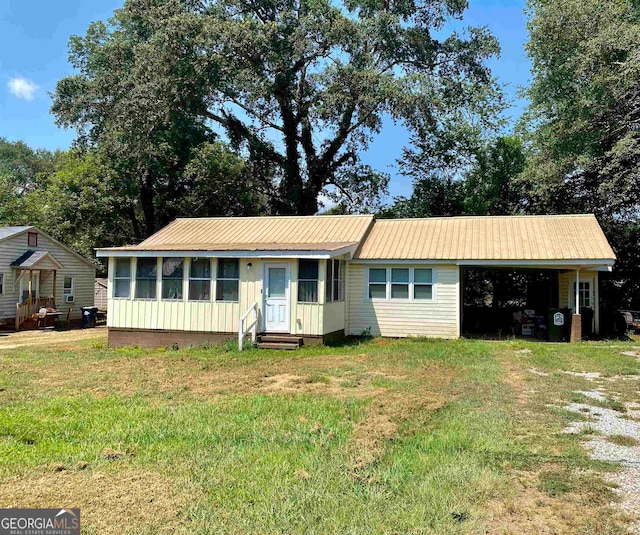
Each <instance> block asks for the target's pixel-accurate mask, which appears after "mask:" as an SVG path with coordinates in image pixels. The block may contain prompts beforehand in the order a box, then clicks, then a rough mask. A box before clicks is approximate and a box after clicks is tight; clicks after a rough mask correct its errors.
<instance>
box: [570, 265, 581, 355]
mask: <svg viewBox="0 0 640 535" xmlns="http://www.w3.org/2000/svg"><path fill="white" fill-rule="evenodd" d="M575 303H576V311H575V313H574V314H573V317H572V318H571V336H570V342H573V343H575V342H579V341H580V340H582V318H581V317H580V269H576V288H575Z"/></svg>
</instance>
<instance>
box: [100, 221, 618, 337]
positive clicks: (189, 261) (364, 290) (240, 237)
mask: <svg viewBox="0 0 640 535" xmlns="http://www.w3.org/2000/svg"><path fill="white" fill-rule="evenodd" d="M97 254H98V256H99V257H102V258H108V263H109V276H108V309H109V317H108V328H109V343H110V344H111V345H127V344H128V345H140V346H171V345H173V344H177V345H179V346H183V345H194V346H195V345H201V344H207V343H215V342H221V341H225V340H228V339H229V338H231V337H238V335H239V334H240V337H241V338H243V337H244V335H245V333H246V332H250V331H253V333H252V334H254V335H255V331H257V333H259V334H260V335H261V342H262V344H261V347H277V345H278V344H283V346H284V347H297V345H298V344H300V343H303V342H304V343H309V342H314V341H325V342H328V341H333V340H336V339H339V338H341V337H343V336H344V335H345V334H347V335H358V334H362V333H370V334H372V335H381V336H388V337H405V336H429V337H446V338H456V337H459V336H461V335H463V334H465V332H466V330H468V329H467V327H465V326H464V325H465V318H464V316H465V314H467V310H466V305H465V301H464V294H465V279H466V278H467V276H468V275H469V274H470V273H471V271H470V270H474V269H476V270H477V269H481V270H485V272H486V270H497V271H498V270H511V271H513V272H517V273H522V274H524V275H526V276H530V286H531V287H530V289H529V291H528V292H527V296H528V297H527V299H526V302H524V301H523V302H522V303H519V305H518V306H519V307H520V308H521V309H522V310H521V311H517V310H515V309H514V310H510V311H509V318H510V320H509V321H510V322H511V318H513V320H514V321H517V322H520V323H518V324H517V330H514V331H513V333H515V334H533V333H534V327H540V328H542V329H545V328H546V329H548V330H549V332H551V325H555V326H556V327H558V326H564V327H563V328H566V327H567V326H568V325H571V327H570V329H569V331H563V332H564V333H565V334H566V338H569V334H570V335H571V337H572V338H573V339H576V338H579V337H580V335H581V330H580V328H581V327H582V329H584V328H585V325H584V320H583V319H582V320H581V317H580V316H579V315H578V314H580V312H581V309H584V310H585V311H587V310H588V311H589V312H590V314H588V315H583V316H584V317H587V318H589V319H588V321H589V322H590V325H588V326H587V329H588V330H591V331H594V332H596V333H597V332H598V330H599V322H600V315H599V297H598V274H599V272H601V271H610V270H611V268H612V266H613V263H614V260H615V255H614V253H613V251H612V249H611V247H610V246H609V243H608V242H607V239H606V238H605V236H604V233H603V232H602V229H601V228H600V226H599V224H598V222H597V221H596V218H595V217H594V216H593V215H568V216H515V217H447V218H428V219H376V218H375V217H373V216H370V215H347V216H284V217H230V218H201V219H196V218H192V219H189V218H185V219H177V220H176V221H174V222H173V223H171V224H170V225H168V226H167V227H165V228H164V229H162V230H160V231H159V232H157V233H156V234H154V235H153V236H151V237H150V238H148V239H147V240H145V241H143V242H142V243H140V244H138V245H135V246H128V247H114V248H107V249H98V252H97ZM469 276H470V275H469ZM516 308H517V307H516ZM563 308H565V309H570V312H569V310H567V311H566V312H567V314H565V315H564V316H563V315H562V314H559V311H558V310H556V309H563ZM549 312H551V315H549ZM471 313H472V312H471V308H469V314H471ZM572 314H573V317H572ZM527 316H529V317H527ZM534 316H535V318H537V319H536V323H535V325H534V324H533V317H534ZM565 318H566V322H565ZM474 321H475V320H474ZM527 322H531V323H527ZM545 323H546V324H551V325H546V326H545V325H544V324H545ZM472 327H473V326H470V327H468V328H469V329H471V328H472ZM558 329H559V328H558ZM558 329H556V331H558ZM500 330H502V329H500ZM239 331H240V332H239ZM505 334H507V333H506V332H505ZM561 338H562V337H560V338H558V339H561Z"/></svg>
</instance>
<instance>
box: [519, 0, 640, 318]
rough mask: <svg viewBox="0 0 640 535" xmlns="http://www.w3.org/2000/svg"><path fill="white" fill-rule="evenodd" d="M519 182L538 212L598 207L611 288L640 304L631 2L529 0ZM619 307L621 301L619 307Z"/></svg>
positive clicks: (639, 115)
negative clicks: (608, 249)
mask: <svg viewBox="0 0 640 535" xmlns="http://www.w3.org/2000/svg"><path fill="white" fill-rule="evenodd" d="M528 5H529V32H530V41H529V43H528V46H527V49H528V52H529V55H530V57H531V60H532V63H533V74H534V78H533V83H532V85H531V87H530V88H529V90H528V92H527V95H528V97H529V98H530V100H531V106H530V109H529V112H528V116H527V117H526V121H527V122H528V125H529V126H530V129H531V135H530V140H529V145H530V148H531V154H530V158H529V162H528V165H527V168H526V171H525V173H524V174H523V177H522V178H523V181H524V182H525V184H526V186H527V188H528V190H529V193H528V203H529V210H530V211H533V212H538V213H542V212H552V213H571V212H573V213H576V212H592V213H595V214H596V215H597V216H598V219H599V220H600V222H601V224H603V226H604V228H605V232H606V233H607V236H608V238H609V240H610V241H611V242H612V245H613V246H614V249H615V250H616V252H617V254H618V256H619V258H618V262H617V263H616V268H615V270H616V271H615V273H614V277H615V279H616V283H615V284H609V285H608V286H607V290H608V291H607V293H608V294H609V295H610V297H612V298H613V299H614V300H615V301H616V302H620V301H622V302H624V301H626V306H635V307H637V306H640V299H639V298H638V297H637V296H638V295H640V293H639V289H640V287H639V286H638V285H639V281H640V271H639V267H638V266H640V264H639V263H638V252H637V251H638V249H639V247H638V245H639V244H640V240H639V239H638V238H639V236H640V232H639V230H638V229H639V223H640V219H639V216H638V214H639V213H640V175H639V174H638V170H639V169H640V130H639V126H640V95H639V94H638V91H637V88H638V83H639V82H640V56H638V50H639V47H640V19H639V18H638V7H637V3H635V2H630V1H629V0H609V1H607V2H601V1H598V0H563V1H559V0H558V1H549V0H530V1H529V4H528ZM618 306H619V305H618Z"/></svg>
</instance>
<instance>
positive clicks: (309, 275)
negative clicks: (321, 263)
mask: <svg viewBox="0 0 640 535" xmlns="http://www.w3.org/2000/svg"><path fill="white" fill-rule="evenodd" d="M318 272H319V270H318V261H317V260H299V261H298V302H300V303H317V302H318Z"/></svg>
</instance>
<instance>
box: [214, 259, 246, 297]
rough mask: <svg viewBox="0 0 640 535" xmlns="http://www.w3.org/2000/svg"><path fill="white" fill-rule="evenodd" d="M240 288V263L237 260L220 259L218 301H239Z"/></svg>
mask: <svg viewBox="0 0 640 535" xmlns="http://www.w3.org/2000/svg"><path fill="white" fill-rule="evenodd" d="M239 287H240V261H239V260H238V259H237V258H219V259H218V278H217V281H216V300H217V301H238V295H239Z"/></svg>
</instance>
